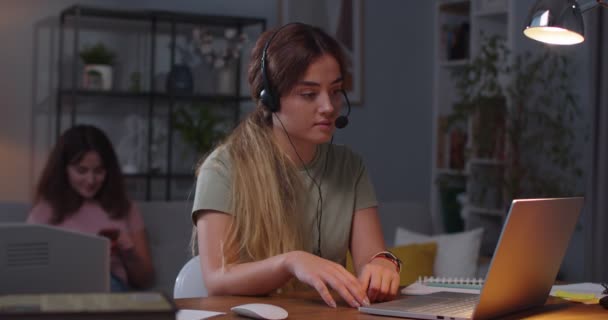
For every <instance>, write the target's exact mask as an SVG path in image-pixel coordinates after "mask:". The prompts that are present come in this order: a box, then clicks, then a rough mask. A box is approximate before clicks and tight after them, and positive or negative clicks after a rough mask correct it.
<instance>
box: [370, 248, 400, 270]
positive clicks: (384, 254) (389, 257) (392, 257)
mask: <svg viewBox="0 0 608 320" xmlns="http://www.w3.org/2000/svg"><path fill="white" fill-rule="evenodd" d="M376 258H381V259H386V260H388V261H390V262H392V263H393V264H394V265H395V268H397V272H398V273H399V272H401V265H402V262H401V259H399V258H397V256H396V255H394V254H393V253H392V252H390V251H380V252H378V253H376V254H375V255H373V256H372V258H371V259H369V261H372V260H374V259H376Z"/></svg>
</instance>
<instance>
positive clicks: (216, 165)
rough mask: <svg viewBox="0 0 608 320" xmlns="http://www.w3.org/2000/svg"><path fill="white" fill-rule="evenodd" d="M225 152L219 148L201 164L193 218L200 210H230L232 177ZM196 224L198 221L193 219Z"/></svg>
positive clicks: (226, 211)
mask: <svg viewBox="0 0 608 320" xmlns="http://www.w3.org/2000/svg"><path fill="white" fill-rule="evenodd" d="M224 156H225V152H222V149H217V150H216V151H214V152H212V153H211V155H209V157H208V158H207V159H206V160H205V162H204V163H203V164H202V165H201V167H200V168H199V172H198V177H197V179H196V193H195V195H194V203H193V207H192V219H195V218H196V217H195V213H196V212H197V211H199V210H213V211H220V212H225V213H228V214H232V212H230V194H231V185H232V182H231V179H230V173H229V169H228V167H227V163H228V162H227V159H226V158H225V157H224ZM193 222H194V223H195V224H196V221H193Z"/></svg>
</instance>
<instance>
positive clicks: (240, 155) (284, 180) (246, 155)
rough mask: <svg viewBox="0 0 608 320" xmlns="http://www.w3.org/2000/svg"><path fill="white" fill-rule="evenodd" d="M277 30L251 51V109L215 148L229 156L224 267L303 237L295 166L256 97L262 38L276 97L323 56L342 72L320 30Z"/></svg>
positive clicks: (292, 246) (336, 52) (299, 243)
mask: <svg viewBox="0 0 608 320" xmlns="http://www.w3.org/2000/svg"><path fill="white" fill-rule="evenodd" d="M277 30H278V29H275V30H270V31H266V32H264V33H263V34H262V35H261V36H260V38H259V39H258V41H257V42H256V45H255V47H254V48H253V50H252V53H251V62H250V64H249V70H248V75H249V79H248V80H249V84H250V87H251V95H252V98H253V100H254V101H255V102H256V109H255V110H254V111H253V112H252V113H251V114H249V115H248V116H247V118H246V119H244V120H243V121H242V122H241V123H240V124H239V126H238V127H237V128H236V129H235V130H234V131H233V132H232V133H231V135H230V136H229V137H228V138H227V140H226V141H225V142H224V143H223V144H222V145H221V146H220V147H222V148H225V150H226V151H227V152H228V156H229V157H230V168H231V174H232V177H231V181H232V189H231V204H230V210H231V212H232V213H233V214H234V219H233V222H232V224H231V226H230V229H229V231H228V234H227V235H226V238H225V239H224V240H225V242H224V243H223V248H222V251H223V256H224V263H223V264H224V265H227V264H233V263H239V262H247V261H256V260H262V259H266V258H269V257H272V256H275V255H277V254H281V253H286V252H289V251H293V250H299V249H304V241H305V240H306V239H305V235H304V233H303V231H302V230H301V227H300V225H301V222H302V221H300V217H302V212H303V210H304V207H305V206H304V205H303V201H304V200H305V199H306V198H305V196H306V193H305V192H304V187H303V184H302V181H301V180H300V179H301V178H300V173H299V169H298V166H297V165H296V164H295V163H294V162H293V161H292V160H291V159H290V158H289V157H288V156H287V154H286V153H285V152H284V151H283V150H282V149H281V148H280V147H279V145H278V144H277V142H276V140H275V138H274V135H273V131H272V130H273V123H272V113H270V111H269V110H268V108H266V107H265V106H264V105H262V103H261V101H260V100H259V94H260V92H261V90H262V89H263V88H264V87H265V84H264V80H263V76H262V70H261V57H262V53H263V48H264V46H265V45H266V43H267V41H268V39H270V37H272V36H273V35H274V37H273V38H272V42H271V43H270V44H269V45H268V48H267V52H266V70H265V72H266V77H267V82H269V84H270V85H271V86H272V87H273V88H272V89H273V90H272V91H273V94H275V95H278V97H280V96H281V95H285V94H287V93H288V92H289V91H290V90H291V89H292V88H293V87H294V86H295V85H296V84H297V82H298V81H299V80H300V79H301V78H302V77H303V76H304V74H305V72H306V70H307V69H308V67H309V66H310V64H312V63H313V62H314V61H315V60H317V59H318V58H320V57H321V56H322V55H324V54H330V55H331V56H333V57H334V58H335V59H336V61H337V62H338V64H339V65H340V67H341V70H342V73H344V70H346V69H345V59H344V55H343V53H342V50H341V48H340V45H339V44H338V42H337V41H336V40H335V39H333V38H332V37H330V36H329V35H327V34H326V33H325V32H324V31H322V30H321V29H319V28H317V27H312V26H309V25H304V24H290V25H286V26H283V27H281V29H280V31H279V32H277V33H276V35H275V32H276V31H277ZM271 80H272V81H271ZM194 231H195V232H196V230H194ZM193 240H194V239H193ZM193 242H196V240H194V241H193Z"/></svg>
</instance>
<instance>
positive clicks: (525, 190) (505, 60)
mask: <svg viewBox="0 0 608 320" xmlns="http://www.w3.org/2000/svg"><path fill="white" fill-rule="evenodd" d="M481 39H482V46H481V48H480V52H479V54H478V55H476V56H475V57H474V58H472V59H471V61H470V62H469V63H468V64H467V65H465V66H464V67H463V69H462V70H457V71H455V72H454V73H453V74H452V76H453V78H454V80H455V81H456V85H457V88H458V92H459V100H458V102H457V103H456V105H455V107H454V113H453V114H452V115H451V116H450V119H449V124H450V125H454V123H457V122H459V121H471V122H472V129H473V132H472V134H473V139H474V140H473V143H472V144H471V145H472V147H473V150H469V153H470V154H472V155H473V156H474V157H481V158H493V159H495V160H500V161H503V162H504V169H503V171H502V174H486V176H484V177H482V179H484V180H485V183H491V184H493V185H498V186H501V188H502V193H503V195H502V200H501V201H500V202H501V203H502V207H506V205H507V204H508V203H510V201H511V200H512V199H515V198H521V197H556V196H564V195H571V192H572V186H574V185H576V183H575V181H576V179H577V178H578V177H580V176H581V175H582V171H581V169H580V168H579V164H578V162H577V154H576V150H575V148H574V145H575V144H574V142H575V141H574V140H575V134H574V133H575V129H576V128H575V127H574V125H573V124H574V123H575V122H576V120H577V118H578V117H579V116H580V114H581V113H580V107H579V106H578V104H577V101H576V97H575V95H574V94H573V92H572V89H571V88H572V86H571V85H570V78H569V77H570V75H571V74H572V73H573V72H572V70H571V68H570V60H569V58H568V57H566V56H564V55H560V54H558V53H557V52H556V51H551V50H549V49H547V50H545V51H544V52H542V53H538V54H532V53H531V52H524V53H521V54H517V55H513V56H512V57H511V53H510V52H509V50H508V48H507V47H506V46H505V45H504V39H503V38H502V37H500V36H492V37H484V36H483V35H482V36H481ZM489 180H491V181H489ZM485 189H487V188H485ZM467 192H469V193H470V192H471V190H468V191H467ZM472 196H473V195H469V198H471V197H472ZM469 200H470V199H469Z"/></svg>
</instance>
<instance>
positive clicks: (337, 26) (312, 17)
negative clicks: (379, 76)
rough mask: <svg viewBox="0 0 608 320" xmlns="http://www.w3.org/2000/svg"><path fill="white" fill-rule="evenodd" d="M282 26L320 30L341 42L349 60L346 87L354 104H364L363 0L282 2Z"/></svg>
mask: <svg viewBox="0 0 608 320" xmlns="http://www.w3.org/2000/svg"><path fill="white" fill-rule="evenodd" d="M278 13H279V17H278V21H279V25H284V24H286V23H290V22H302V23H306V24H310V25H314V26H317V27H320V28H321V29H323V30H325V31H326V32H327V33H328V34H330V35H331V36H333V37H334V38H336V39H337V40H338V42H340V44H341V45H342V49H343V51H344V53H345V55H346V58H347V70H346V74H345V75H344V79H345V81H344V88H345V90H346V93H347V94H348V99H349V101H350V103H351V104H352V105H358V104H359V105H360V104H362V103H363V61H364V59H363V58H364V57H363V48H364V46H363V30H364V29H363V0H332V1H326V0H306V1H302V0H278Z"/></svg>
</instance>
